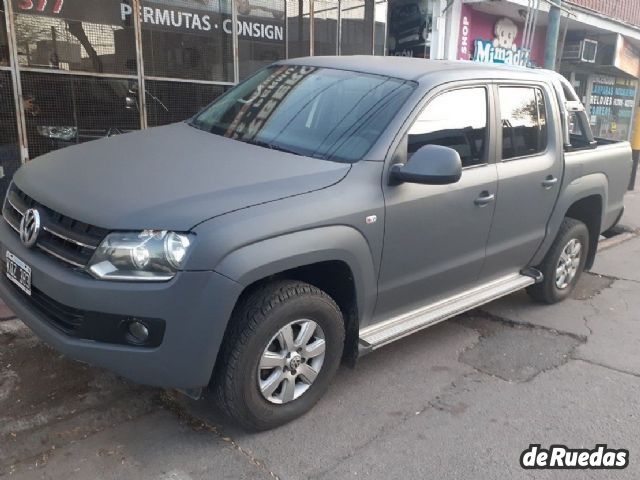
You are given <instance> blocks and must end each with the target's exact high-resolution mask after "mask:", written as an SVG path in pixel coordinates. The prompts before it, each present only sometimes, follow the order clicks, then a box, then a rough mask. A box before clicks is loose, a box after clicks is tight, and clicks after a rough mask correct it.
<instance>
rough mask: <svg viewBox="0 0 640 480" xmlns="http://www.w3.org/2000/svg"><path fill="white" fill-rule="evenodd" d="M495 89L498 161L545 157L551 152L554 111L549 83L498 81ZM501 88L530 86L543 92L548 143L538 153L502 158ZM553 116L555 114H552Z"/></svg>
mask: <svg viewBox="0 0 640 480" xmlns="http://www.w3.org/2000/svg"><path fill="white" fill-rule="evenodd" d="M493 87H494V88H493V90H494V99H495V104H494V108H495V111H496V130H497V131H496V137H497V138H496V163H502V162H512V161H514V160H524V159H529V158H535V157H543V156H546V155H548V154H549V151H550V149H551V128H552V126H551V122H549V118H550V112H551V111H552V104H551V100H550V96H549V92H548V91H547V85H546V84H544V83H540V82H508V83H506V82H496V83H494V85H493ZM501 88H530V89H533V90H535V89H539V90H540V91H541V92H542V97H543V99H544V102H545V105H544V106H545V124H546V127H547V135H546V136H547V145H546V147H545V149H544V150H542V151H540V152H536V153H530V154H528V155H520V156H517V157H511V158H502V145H503V143H502V142H503V138H504V137H503V133H504V132H503V127H502V105H501V103H500V89H501ZM551 118H553V115H551Z"/></svg>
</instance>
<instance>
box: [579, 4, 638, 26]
mask: <svg viewBox="0 0 640 480" xmlns="http://www.w3.org/2000/svg"><path fill="white" fill-rule="evenodd" d="M568 3H572V4H574V5H577V6H579V7H583V8H587V9H589V10H593V11H594V12H598V13H600V14H602V15H605V16H607V17H611V18H615V19H616V20H620V21H622V22H625V23H629V24H631V25H635V26H640V0H569V1H568Z"/></svg>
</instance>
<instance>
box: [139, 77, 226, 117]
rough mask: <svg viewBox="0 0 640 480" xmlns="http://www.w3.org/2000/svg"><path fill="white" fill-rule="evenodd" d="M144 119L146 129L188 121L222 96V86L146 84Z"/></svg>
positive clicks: (223, 87) (153, 82) (149, 82)
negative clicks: (146, 123) (145, 113)
mask: <svg viewBox="0 0 640 480" xmlns="http://www.w3.org/2000/svg"><path fill="white" fill-rule="evenodd" d="M145 85H146V89H147V119H148V122H149V126H150V127H155V126H158V125H166V124H168V123H173V122H179V121H181V120H185V119H186V118H189V117H191V116H192V115H193V114H194V113H196V112H198V111H199V110H200V109H202V108H204V107H205V106H207V105H208V104H209V103H211V102H212V101H213V100H215V99H216V98H217V97H219V96H220V95H222V94H223V93H224V91H225V89H226V88H228V87H225V86H222V85H202V84H198V83H183V82H167V81H159V80H147V82H146V83H145Z"/></svg>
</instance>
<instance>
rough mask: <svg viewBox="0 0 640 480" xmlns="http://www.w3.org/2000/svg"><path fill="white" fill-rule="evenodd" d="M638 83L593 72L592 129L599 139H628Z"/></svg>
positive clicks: (590, 98)
mask: <svg viewBox="0 0 640 480" xmlns="http://www.w3.org/2000/svg"><path fill="white" fill-rule="evenodd" d="M637 86H638V83H637V81H636V80H631V79H626V78H616V77H610V76H605V75H594V76H593V82H592V86H591V92H590V97H589V106H590V113H591V119H590V120H591V128H592V130H593V133H594V135H595V136H596V137H598V138H604V139H607V140H629V137H630V135H631V126H632V122H633V111H634V107H635V105H636V102H635V97H636V90H637Z"/></svg>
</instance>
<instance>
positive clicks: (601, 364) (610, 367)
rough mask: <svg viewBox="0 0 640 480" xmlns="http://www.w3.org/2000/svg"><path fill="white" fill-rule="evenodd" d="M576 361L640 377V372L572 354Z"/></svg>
mask: <svg viewBox="0 0 640 480" xmlns="http://www.w3.org/2000/svg"><path fill="white" fill-rule="evenodd" d="M571 360H574V361H576V362H584V363H588V364H590V365H594V366H596V367H601V368H606V369H607V370H611V371H612V372H616V373H621V374H623V375H631V376H632V377H636V378H640V373H635V372H630V371H629V370H623V369H621V368H616V367H612V366H611V365H607V364H605V363H600V362H594V361H593V360H587V359H586V358H582V357H578V356H574V357H572V358H571Z"/></svg>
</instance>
